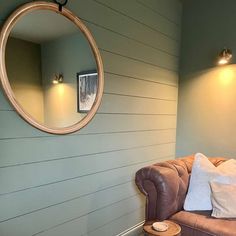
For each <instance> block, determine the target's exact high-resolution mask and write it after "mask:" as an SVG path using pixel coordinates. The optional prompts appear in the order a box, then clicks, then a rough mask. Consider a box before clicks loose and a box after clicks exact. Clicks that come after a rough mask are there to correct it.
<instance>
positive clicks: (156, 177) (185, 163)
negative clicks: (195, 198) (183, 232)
mask: <svg viewBox="0 0 236 236" xmlns="http://www.w3.org/2000/svg"><path fill="white" fill-rule="evenodd" d="M192 162H193V157H192V156H191V157H187V158H183V159H178V160H172V161H166V162H163V163H157V164H154V165H151V166H147V167H144V168H142V169H140V170H139V171H138V172H137V173H136V177H135V182H136V185H137V186H138V188H139V190H140V191H141V192H142V193H143V194H144V195H146V221H148V220H165V219H167V218H169V217H170V216H171V215H173V214H174V213H176V212H177V211H179V210H181V209H182V208H183V203H184V200H185V196H186V193H187V188H188V184H189V176H190V172H191V166H192Z"/></svg>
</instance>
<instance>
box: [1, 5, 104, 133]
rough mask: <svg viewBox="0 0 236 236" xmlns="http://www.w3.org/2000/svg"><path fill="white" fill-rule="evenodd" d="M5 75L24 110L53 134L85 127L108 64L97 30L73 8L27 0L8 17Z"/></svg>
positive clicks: (9, 94)
mask: <svg viewBox="0 0 236 236" xmlns="http://www.w3.org/2000/svg"><path fill="white" fill-rule="evenodd" d="M0 79H1V83H2V87H3V89H4V91H5V94H6V96H7V98H8V99H9V101H10V103H11V104H12V105H13V107H14V108H15V109H16V111H17V112H18V113H19V114H20V116H21V117H23V118H24V119H25V120H26V121H27V122H29V123H30V124H31V125H33V126H35V127H36V128H38V129H40V130H43V131H46V132H48V133H53V134H66V133H71V132H75V131H77V130H79V129H81V128H82V127H84V126H85V125H86V124H87V123H88V122H89V121H90V120H91V119H92V118H93V116H94V115H95V113H96V111H97V109H98V107H99V105H100V102H101V98H102V93H103V65H102V60H101V56H100V53H99V50H98V48H97V46H96V43H95V40H94V39H93V37H92V35H91V33H90V32H89V30H88V29H87V28H86V26H85V25H84V24H83V23H82V22H81V20H80V19H79V18H78V17H76V16H74V15H73V13H72V12H70V11H69V10H67V9H66V8H64V7H63V9H62V11H59V8H58V5H57V4H54V3H48V2H33V3H28V4H25V5H23V6H22V7H20V8H18V9H17V10H16V11H15V12H14V13H13V14H12V15H11V16H10V17H9V18H8V19H7V21H6V22H5V24H4V26H3V28H2V30H1V34H0Z"/></svg>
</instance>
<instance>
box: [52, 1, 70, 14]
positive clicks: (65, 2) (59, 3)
mask: <svg viewBox="0 0 236 236" xmlns="http://www.w3.org/2000/svg"><path fill="white" fill-rule="evenodd" d="M54 2H55V3H56V4H58V9H59V11H62V7H63V6H65V5H66V4H67V2H68V0H65V1H64V3H61V2H58V1H57V0H54Z"/></svg>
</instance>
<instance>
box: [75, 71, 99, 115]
mask: <svg viewBox="0 0 236 236" xmlns="http://www.w3.org/2000/svg"><path fill="white" fill-rule="evenodd" d="M97 87H98V73H97V71H87V72H79V73H77V112H79V113H87V112H89V111H90V110H91V108H92V106H93V104H94V102H95V99H96V96H97Z"/></svg>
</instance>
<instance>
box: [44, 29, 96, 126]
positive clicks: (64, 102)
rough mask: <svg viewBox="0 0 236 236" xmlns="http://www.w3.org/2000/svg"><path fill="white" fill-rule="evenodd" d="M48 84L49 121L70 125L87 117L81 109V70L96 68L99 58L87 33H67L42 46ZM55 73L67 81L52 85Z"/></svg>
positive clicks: (45, 95) (45, 101) (45, 106)
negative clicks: (86, 35)
mask: <svg viewBox="0 0 236 236" xmlns="http://www.w3.org/2000/svg"><path fill="white" fill-rule="evenodd" d="M41 52H42V53H41V55H42V60H41V61H42V79H43V84H44V109H45V116H44V118H45V123H46V124H47V125H48V126H50V127H68V126H71V125H74V124H75V123H77V122H78V121H79V120H81V119H83V117H84V116H85V114H80V113H78V108H77V73H81V72H85V71H96V70H97V66H96V61H95V58H94V55H93V52H92V50H91V48H90V45H89V43H88V42H87V40H86V38H85V36H84V35H83V34H82V32H80V31H79V30H78V33H74V34H70V35H66V36H63V37H60V38H57V39H55V40H51V41H47V42H45V43H42V45H41ZM55 74H57V75H58V74H62V75H63V83H61V84H56V85H55V84H52V80H53V78H54V76H55Z"/></svg>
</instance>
